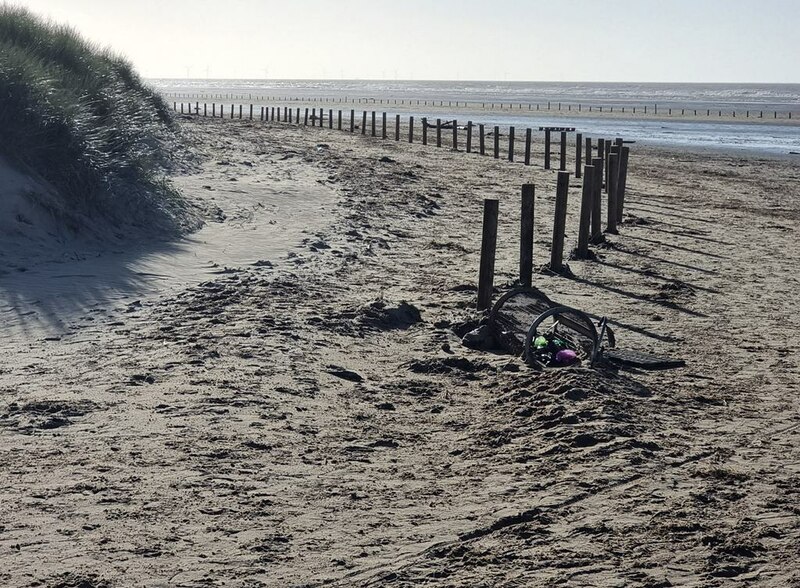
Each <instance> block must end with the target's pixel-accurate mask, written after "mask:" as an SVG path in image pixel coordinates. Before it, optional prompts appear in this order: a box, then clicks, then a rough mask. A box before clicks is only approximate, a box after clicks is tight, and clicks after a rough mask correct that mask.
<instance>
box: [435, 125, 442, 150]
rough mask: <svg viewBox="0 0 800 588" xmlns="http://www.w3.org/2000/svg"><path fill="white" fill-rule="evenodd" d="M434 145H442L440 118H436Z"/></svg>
mask: <svg viewBox="0 0 800 588" xmlns="http://www.w3.org/2000/svg"><path fill="white" fill-rule="evenodd" d="M436 146H437V147H441V146H442V119H440V118H437V119H436Z"/></svg>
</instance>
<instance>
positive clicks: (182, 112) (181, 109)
mask: <svg viewBox="0 0 800 588" xmlns="http://www.w3.org/2000/svg"><path fill="white" fill-rule="evenodd" d="M181 114H183V102H181Z"/></svg>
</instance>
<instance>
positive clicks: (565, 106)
mask: <svg viewBox="0 0 800 588" xmlns="http://www.w3.org/2000/svg"><path fill="white" fill-rule="evenodd" d="M165 95H166V96H168V97H174V98H193V99H196V98H202V99H206V100H208V99H224V100H253V95H252V94H250V95H249V96H244V95H230V94H213V95H206V94H203V95H196V94H194V95H188V94H187V95H184V94H172V93H169V94H165ZM255 99H256V100H257V101H259V102H264V101H266V100H269V101H272V102H275V101H280V100H283V101H291V102H324V103H326V104H384V103H385V104H387V105H388V104H392V103H394V104H395V105H396V106H403V105H408V106H432V107H437V106H438V107H444V106H445V105H446V106H447V107H449V108H453V107H455V108H470V107H472V108H478V105H480V108H483V109H487V108H488V109H490V110H494V109H495V108H497V109H499V110H503V109H508V110H515V109H516V110H523V109H524V106H527V110H529V111H534V110H535V111H540V112H541V111H553V110H555V111H558V112H564V111H566V112H592V113H595V112H600V113H614V112H615V110H614V109H615V108H616V112H617V113H623V114H625V113H632V114H637V113H638V114H642V113H644V114H653V115H658V114H659V112H660V114H661V116H664V115H665V114H666V115H667V116H677V114H678V111H679V110H680V113H681V114H680V116H695V117H696V116H703V110H705V111H706V114H705V116H706V117H711V116H716V117H718V118H719V117H722V116H723V115H725V116H728V115H730V116H732V117H733V118H737V111H736V110H723V109H719V108H706V109H702V108H680V109H678V108H671V107H668V108H666V109H665V108H663V106H662V108H661V109H660V111H659V107H658V104H653V105H652V107H651V106H649V105H647V104H644V105H640V106H638V107H637V106H616V107H615V106H610V105H604V106H603V105H597V104H587V105H584V104H582V103H577V104H575V103H571V102H570V103H562V102H557V103H553V102H547V104H544V103H543V104H532V103H527V104H525V103H521V102H500V103H495V102H467V101H459V100H456V101H452V100H448V101H446V102H445V101H444V100H405V99H395V100H393V101H392V100H388V99H387V100H384V99H378V98H349V97H344V98H332V99H331V98H313V97H312V98H299V97H298V98H285V97H274V96H266V97H265V96H256V97H255ZM637 108H638V111H637ZM626 109H627V110H626ZM764 112H765V111H764V110H745V111H744V118H764ZM673 113H674V114H673ZM751 114H752V116H751ZM772 114H773V118H774V119H778V118H788V119H790V120H791V119H792V112H791V111H788V112H778V111H777V110H773V111H772ZM767 115H769V112H768V111H767ZM780 115H785V117H783V116H780ZM738 116H739V118H742V111H741V110H740V111H738Z"/></svg>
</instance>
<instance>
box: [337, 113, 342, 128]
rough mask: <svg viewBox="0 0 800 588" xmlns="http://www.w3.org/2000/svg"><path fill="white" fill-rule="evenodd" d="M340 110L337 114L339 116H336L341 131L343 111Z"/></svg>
mask: <svg viewBox="0 0 800 588" xmlns="http://www.w3.org/2000/svg"><path fill="white" fill-rule="evenodd" d="M338 112H339V114H337V116H336V128H337V130H339V131H341V130H342V111H341V110H340V111H338Z"/></svg>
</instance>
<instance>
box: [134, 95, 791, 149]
mask: <svg viewBox="0 0 800 588" xmlns="http://www.w3.org/2000/svg"><path fill="white" fill-rule="evenodd" d="M148 81H149V83H150V84H151V85H152V86H153V87H154V88H155V89H156V90H158V91H160V92H161V93H163V94H164V95H165V97H167V99H168V100H169V101H175V100H180V99H181V98H183V99H186V100H187V101H188V100H189V99H192V98H194V99H195V100H200V101H206V100H208V101H211V100H218V101H226V102H231V103H233V102H237V103H253V104H256V105H264V104H272V105H275V104H277V103H282V102H287V101H291V102H308V103H309V105H310V106H314V105H321V104H319V103H320V102H322V103H323V104H324V103H330V104H331V107H334V106H333V105H334V104H336V103H339V104H342V103H343V102H345V101H347V102H350V103H351V107H354V108H359V106H358V105H359V104H364V105H365V106H364V107H363V108H367V107H368V106H369V107H370V109H374V108H375V107H376V106H380V105H381V104H383V105H384V106H385V110H390V109H393V110H394V112H396V113H402V114H404V115H412V114H413V115H416V116H418V117H424V116H428V117H430V118H442V119H446V120H452V119H458V120H459V121H461V120H464V119H465V117H468V118H469V119H470V120H472V121H473V122H474V123H476V124H477V123H484V124H486V125H489V126H493V125H497V126H500V127H501V128H507V127H509V126H515V127H517V128H525V127H526V126H528V127H539V126H559V127H563V126H570V127H575V128H576V129H577V131H578V132H583V133H584V134H585V135H587V136H597V137H617V136H621V137H624V138H625V139H626V140H631V141H636V142H637V143H642V144H650V145H658V146H665V147H673V148H683V149H687V150H692V149H699V150H707V149H714V150H720V151H730V152H734V153H736V152H739V153H741V154H742V155H756V154H761V155H785V156H795V154H796V153H800V84H654V83H642V84H633V83H584V82H581V83H577V82H575V83H566V82H499V81H486V82H477V81H409V80H213V79H152V80H148ZM395 102H396V104H395ZM353 103H355V104H356V106H352V104H353ZM426 103H427V105H426ZM433 105H435V106H436V108H433V107H432V106H433ZM456 105H457V106H456ZM501 105H502V106H501ZM601 108H602V113H601V112H599V111H600V109H601ZM623 108H624V110H625V112H624V113H623V112H622V111H623ZM590 109H591V113H588V111H589V110H590ZM612 109H613V110H612ZM634 109H635V112H636V114H634ZM645 109H646V113H645ZM578 110H580V115H577V112H575V111H578ZM670 110H671V113H672V114H670ZM573 112H575V114H576V115H575V116H573V115H572V113H573ZM612 112H613V115H612V114H611V113H612ZM681 112H683V116H678V115H679V114H681ZM695 112H697V115H696V116H695V115H694V113H695ZM733 113H735V117H736V118H733V117H732V114H733ZM720 114H721V115H720ZM571 117H572V118H571ZM790 117H791V120H789V119H790ZM465 122H466V121H465Z"/></svg>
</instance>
